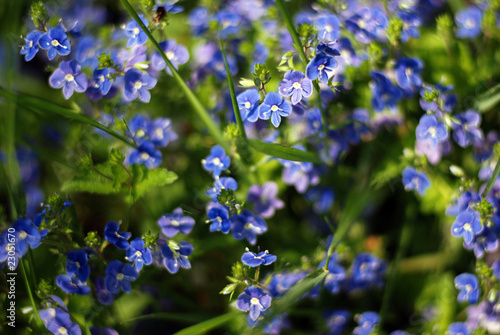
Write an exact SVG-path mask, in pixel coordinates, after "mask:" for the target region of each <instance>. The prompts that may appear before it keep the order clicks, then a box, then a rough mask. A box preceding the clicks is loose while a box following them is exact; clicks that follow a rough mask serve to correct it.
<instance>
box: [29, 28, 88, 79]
mask: <svg viewBox="0 0 500 335" xmlns="http://www.w3.org/2000/svg"><path fill="white" fill-rule="evenodd" d="M38 44H39V45H40V48H42V49H43V50H47V56H48V57H49V60H53V59H54V58H55V57H56V55H57V54H59V55H61V56H67V55H69V54H70V53H71V45H70V43H69V40H68V36H67V35H66V33H65V32H64V30H62V29H61V28H57V27H56V28H52V29H50V30H49V31H48V32H46V33H45V34H43V35H42V36H41V37H40V39H39V40H38ZM85 88H86V87H85Z"/></svg>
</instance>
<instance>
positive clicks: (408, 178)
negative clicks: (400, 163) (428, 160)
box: [403, 166, 430, 195]
mask: <svg viewBox="0 0 500 335" xmlns="http://www.w3.org/2000/svg"><path fill="white" fill-rule="evenodd" d="M403 185H404V187H405V190H407V191H409V190H415V191H417V193H418V194H420V195H424V194H425V191H427V189H428V188H429V186H430V181H429V178H428V177H427V175H426V174H425V172H417V171H416V170H415V168H414V167H413V166H407V167H406V168H405V169H404V170H403Z"/></svg>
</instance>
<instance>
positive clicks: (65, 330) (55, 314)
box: [40, 307, 82, 335]
mask: <svg viewBox="0 0 500 335" xmlns="http://www.w3.org/2000/svg"><path fill="white" fill-rule="evenodd" d="M40 319H42V321H43V324H44V325H45V327H47V329H48V330H49V331H50V332H51V333H52V334H56V335H57V334H67V335H81V334H82V330H81V329H80V327H79V326H78V324H76V323H74V322H72V321H71V318H70V316H69V313H68V312H66V311H65V310H63V309H61V308H59V307H57V308H47V309H42V310H40Z"/></svg>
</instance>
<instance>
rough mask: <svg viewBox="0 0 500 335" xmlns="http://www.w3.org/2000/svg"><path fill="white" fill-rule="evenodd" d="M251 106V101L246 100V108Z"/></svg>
mask: <svg viewBox="0 0 500 335" xmlns="http://www.w3.org/2000/svg"><path fill="white" fill-rule="evenodd" d="M250 107H252V104H251V103H250V101H247V102H245V108H246V109H250Z"/></svg>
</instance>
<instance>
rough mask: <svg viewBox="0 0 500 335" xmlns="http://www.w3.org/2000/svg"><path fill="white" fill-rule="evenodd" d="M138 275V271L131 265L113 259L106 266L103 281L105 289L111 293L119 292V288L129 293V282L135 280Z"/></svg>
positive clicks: (130, 287) (130, 288)
mask: <svg viewBox="0 0 500 335" xmlns="http://www.w3.org/2000/svg"><path fill="white" fill-rule="evenodd" d="M138 276H139V273H138V272H137V270H136V269H135V268H134V267H133V266H132V265H130V264H128V263H122V262H120V261H118V260H114V261H111V262H109V264H108V266H107V267H106V278H104V283H105V285H106V289H107V290H108V291H109V292H111V293H113V294H117V293H119V292H120V289H121V290H122V291H123V292H125V293H130V291H131V290H132V286H131V285H130V282H132V281H134V280H136V279H137V277H138Z"/></svg>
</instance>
